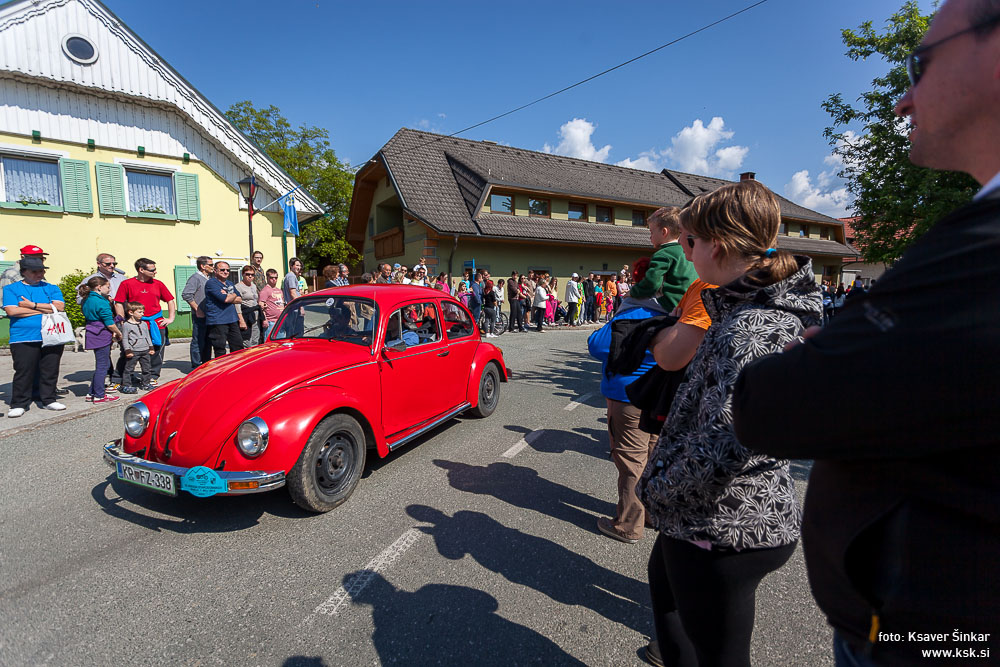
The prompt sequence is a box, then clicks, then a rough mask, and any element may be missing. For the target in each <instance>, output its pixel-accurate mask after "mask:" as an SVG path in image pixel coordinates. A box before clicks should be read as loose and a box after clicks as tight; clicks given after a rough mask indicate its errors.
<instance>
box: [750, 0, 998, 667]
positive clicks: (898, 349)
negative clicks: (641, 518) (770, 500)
mask: <svg viewBox="0 0 1000 667" xmlns="http://www.w3.org/2000/svg"><path fill="white" fill-rule="evenodd" d="M907 70H908V74H909V77H910V88H909V90H908V91H907V92H906V94H905V95H904V96H903V97H902V99H900V100H899V102H898V103H897V104H896V113H897V114H898V115H899V116H902V117H909V141H910V160H911V161H912V162H913V163H914V164H917V165H920V166H924V167H929V168H932V169H942V170H950V171H962V172H965V173H967V174H970V175H971V176H973V177H974V178H975V179H976V180H977V181H978V182H979V183H980V184H982V186H983V187H982V189H981V190H980V191H979V193H978V194H977V195H976V196H975V198H974V200H973V201H972V202H971V203H970V204H968V205H966V206H963V207H962V208H959V209H958V210H956V211H953V212H952V213H951V214H949V215H947V216H946V217H945V218H943V219H942V220H939V221H938V222H936V223H935V225H934V226H933V227H932V228H931V229H930V230H929V231H928V232H927V233H925V234H924V235H923V237H921V238H920V239H918V240H917V241H916V243H914V244H913V245H912V246H911V247H910V248H909V249H908V250H907V251H906V253H905V255H904V256H903V257H902V259H900V260H899V261H898V262H897V263H896V264H895V266H894V267H893V268H892V269H891V270H890V271H889V272H887V273H886V274H885V275H884V276H883V278H881V279H880V280H879V281H878V284H877V285H875V286H873V287H872V288H871V290H869V292H868V293H867V294H864V295H861V296H859V297H858V298H857V299H856V300H854V301H851V302H849V303H848V305H847V306H846V307H845V308H844V309H843V311H842V312H839V313H838V314H837V317H835V318H834V319H832V320H831V321H830V323H829V324H828V325H827V326H826V327H824V328H823V329H822V330H821V331H818V332H816V331H815V330H814V331H812V332H807V334H808V333H813V334H814V335H813V336H811V337H809V340H807V341H806V342H805V343H804V344H802V345H798V346H796V347H794V348H792V349H790V350H788V351H787V352H785V353H784V354H781V355H777V356H772V357H768V358H764V359H761V360H759V361H758V362H755V363H754V364H752V365H750V366H748V367H747V368H746V369H745V370H744V371H743V373H742V375H741V377H740V379H739V382H738V383H737V385H736V392H735V395H734V397H733V416H734V423H735V428H736V434H737V436H738V437H739V440H740V442H741V443H742V444H743V445H745V446H747V447H749V448H751V449H755V450H758V451H761V452H765V453H767V454H770V455H772V456H776V457H778V458H794V459H813V460H815V463H814V464H813V467H812V473H811V475H810V478H809V492H808V495H807V498H806V504H805V513H804V517H803V525H802V539H803V546H804V549H805V557H806V566H807V568H808V571H809V579H810V585H811V588H812V591H813V594H814V595H815V597H816V600H817V602H818V604H819V606H820V608H821V609H822V610H823V611H824V612H825V613H826V615H827V617H828V619H829V622H830V624H831V625H832V626H833V628H834V631H835V635H834V654H835V657H836V662H837V664H838V665H872V664H878V665H904V664H905V665H910V664H923V663H922V662H921V660H922V659H923V658H925V657H927V656H926V655H924V654H922V651H923V650H926V649H950V650H953V651H954V650H955V649H961V650H963V651H976V653H975V654H972V653H963V654H957V653H953V654H952V657H953V658H956V657H957V658H963V657H964V658H968V659H967V660H964V661H963V660H960V661H959V662H962V663H963V664H975V663H976V662H984V663H985V662H988V661H989V660H977V659H976V658H980V659H981V658H983V657H986V658H989V657H994V659H995V655H996V653H997V650H998V648H1000V647H998V646H997V644H996V641H997V640H996V631H997V623H998V619H1000V577H998V576H997V554H1000V514H998V507H1000V491H998V488H1000V487H998V485H997V471H998V470H1000V411H998V410H997V409H996V406H997V404H998V403H1000V384H998V383H997V378H998V377H1000V354H998V350H1000V292H998V291H997V285H998V284H1000V261H998V257H1000V0H948V1H947V2H946V3H945V4H944V5H943V6H942V7H941V8H940V10H939V11H938V12H937V15H936V16H935V17H934V20H933V22H932V23H931V26H930V29H929V30H928V31H927V34H926V35H925V36H924V39H923V41H922V43H921V46H920V47H918V48H917V49H916V50H915V51H914V52H913V54H911V55H910V56H909V57H908V58H907ZM927 196H933V193H928V195H927ZM859 378H866V379H867V380H868V381H869V382H870V383H872V384H871V386H872V387H877V388H878V389H877V391H876V392H875V393H874V394H873V400H870V401H861V402H856V403H855V404H854V405H852V406H851V409H850V410H845V411H841V412H839V413H838V414H837V417H836V419H833V420H823V421H822V423H820V422H818V421H817V418H816V415H820V414H823V409H824V407H825V404H824V398H823V397H825V396H839V395H845V394H847V393H848V392H852V391H856V387H857V382H858V380H859ZM816 381H819V382H821V384H822V386H823V391H822V392H820V394H817V395H815V396H807V395H806V394H802V393H801V392H800V393H798V394H796V401H798V403H797V405H796V409H795V410H782V411H781V414H780V415H778V414H776V413H775V405H776V404H775V402H774V400H775V398H774V394H773V389H774V388H775V387H780V386H785V387H807V386H809V385H810V383H815V382H816ZM807 393H808V392H807ZM803 401H804V402H805V403H803ZM897 633H899V634H897ZM914 633H930V634H929V635H925V638H924V639H923V640H921V639H920V638H914V637H913V636H912V635H913V634H914ZM987 633H992V634H990V635H987ZM990 649H992V651H993V653H992V656H991V655H990V654H989V651H990Z"/></svg>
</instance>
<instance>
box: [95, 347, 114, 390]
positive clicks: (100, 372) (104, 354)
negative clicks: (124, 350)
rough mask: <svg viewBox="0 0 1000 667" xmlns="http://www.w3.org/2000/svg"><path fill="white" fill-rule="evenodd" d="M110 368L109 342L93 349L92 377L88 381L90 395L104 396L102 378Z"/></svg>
mask: <svg viewBox="0 0 1000 667" xmlns="http://www.w3.org/2000/svg"><path fill="white" fill-rule="evenodd" d="M110 368H111V344H110V343H109V344H107V345H105V346H104V347H98V348H96V349H95V350H94V379H93V380H91V381H90V395H91V396H93V397H94V398H104V378H105V377H106V376H107V374H108V369H110Z"/></svg>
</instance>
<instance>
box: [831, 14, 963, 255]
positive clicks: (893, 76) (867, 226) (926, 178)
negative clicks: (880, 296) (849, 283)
mask: <svg viewBox="0 0 1000 667" xmlns="http://www.w3.org/2000/svg"><path fill="white" fill-rule="evenodd" d="M930 19H931V15H923V14H921V13H920V8H919V7H918V6H917V3H916V2H915V1H914V0H910V1H909V2H906V3H905V4H904V5H903V6H902V7H901V8H900V10H899V11H898V12H896V13H895V14H893V15H892V16H890V17H889V19H888V20H887V21H886V27H885V30H884V31H883V32H878V31H877V30H876V29H875V27H874V26H873V25H872V22H871V21H866V22H865V23H862V24H861V25H860V26H859V27H858V29H857V30H850V29H845V30H843V31H842V32H841V35H842V38H843V41H844V44H845V45H846V46H847V53H846V55H847V57H849V58H850V59H851V60H854V61H859V60H867V59H868V58H871V57H873V56H880V57H881V58H882V59H883V60H885V61H886V62H887V63H888V64H889V65H890V66H891V68H890V69H889V71H888V72H887V73H886V74H885V75H883V76H879V77H876V78H875V79H874V80H873V81H872V89H871V90H870V91H868V92H866V93H864V94H863V95H861V96H860V97H859V98H858V102H860V105H859V106H854V105H852V104H849V103H847V102H845V101H844V98H843V96H842V95H841V94H840V93H836V94H833V95H831V96H830V97H828V98H827V99H826V101H825V102H823V108H824V109H825V110H826V111H827V112H828V113H829V114H830V115H831V116H832V117H833V126H832V127H828V128H826V130H825V131H824V133H823V134H824V136H825V137H827V139H829V140H830V144H831V145H832V146H833V147H834V153H835V154H836V155H838V156H839V157H840V158H841V159H842V160H843V164H844V168H843V169H842V170H841V172H840V176H841V178H844V179H845V180H846V182H847V188H848V190H849V191H850V192H851V194H852V195H854V206H853V212H854V215H857V216H860V217H861V219H860V220H859V221H858V222H857V223H854V224H853V226H854V229H855V231H856V232H857V239H856V242H855V245H857V246H858V249H859V250H860V251H861V253H862V255H863V256H864V258H865V260H867V261H869V262H892V261H893V260H895V259H897V258H898V257H899V256H900V255H901V254H902V253H903V251H904V250H905V249H906V248H907V246H909V245H910V244H911V243H912V242H913V241H914V240H916V239H917V238H918V237H919V236H920V235H921V234H923V233H924V232H925V231H927V229H928V228H929V227H930V226H931V225H933V224H934V222H935V221H936V220H938V219H940V218H941V217H943V216H944V215H945V214H946V213H947V212H948V211H951V210H952V209H954V208H956V207H958V206H959V205H961V204H964V203H965V202H967V201H968V200H970V199H971V198H972V195H973V194H974V193H975V192H976V190H977V188H978V186H977V184H976V182H975V180H973V179H972V178H971V177H969V176H967V175H965V174H960V173H955V172H942V171H935V170H932V169H925V168H923V167H918V166H916V165H914V164H912V163H911V162H910V160H909V152H910V146H909V140H908V138H907V134H908V126H909V124H908V122H907V121H904V120H903V119H900V118H897V117H896V115H895V114H894V113H893V107H894V106H895V104H896V102H897V101H898V100H899V98H901V97H902V96H903V94H904V93H905V92H906V89H907V87H908V86H909V80H908V79H907V76H906V67H905V65H904V59H905V57H906V55H907V54H908V53H910V52H911V51H913V49H914V48H916V46H917V45H918V44H919V43H920V40H921V39H923V36H924V33H925V32H927V28H928V26H929V24H930ZM859 126H860V127H861V128H862V130H861V132H860V133H855V132H854V131H852V130H851V129H850V128H852V127H859Z"/></svg>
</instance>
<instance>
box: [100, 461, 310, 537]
mask: <svg viewBox="0 0 1000 667" xmlns="http://www.w3.org/2000/svg"><path fill="white" fill-rule="evenodd" d="M109 490H110V491H111V492H112V493H113V494H116V495H109V493H108V491H109ZM90 495H91V496H92V497H93V498H94V501H95V502H96V503H97V504H98V506H99V507H100V508H101V510H102V511H103V512H104V513H105V514H108V515H110V516H113V517H114V518H116V519H121V520H123V521H128V522H129V523H133V524H135V525H137V526H141V527H143V528H148V529H149V530H154V531H157V532H161V531H169V532H174V533H229V532H234V531H238V530H244V529H246V528H250V527H252V526H255V525H257V523H259V521H260V517H262V516H263V515H264V514H271V515H274V516H280V517H284V518H287V519H306V518H308V517H318V516H322V515H321V514H314V513H312V512H307V511H305V510H303V509H301V508H300V507H299V506H298V505H296V504H295V503H293V502H292V500H291V498H289V497H288V494H287V493H284V492H283V491H277V492H274V493H254V494H249V495H245V496H213V497H210V498H197V497H195V496H192V495H191V494H189V493H186V492H183V491H182V492H180V493H178V495H177V497H176V498H175V497H171V496H165V495H162V494H159V493H155V492H153V491H146V490H144V489H141V488H139V487H137V486H133V485H132V484H128V483H126V482H122V481H120V480H119V479H118V478H117V477H116V476H115V474H114V473H112V474H110V475H108V478H107V480H106V481H103V482H100V483H98V484H97V485H96V486H95V487H94V488H93V489H92V490H91V493H90ZM127 503H128V504H131V505H135V506H137V507H138V508H141V509H133V508H132V507H129V506H127Z"/></svg>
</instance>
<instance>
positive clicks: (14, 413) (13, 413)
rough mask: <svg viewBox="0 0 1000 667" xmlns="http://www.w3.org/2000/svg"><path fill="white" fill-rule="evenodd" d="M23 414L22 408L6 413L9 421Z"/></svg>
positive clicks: (12, 409)
mask: <svg viewBox="0 0 1000 667" xmlns="http://www.w3.org/2000/svg"><path fill="white" fill-rule="evenodd" d="M23 414H24V408H11V409H10V410H8V411H7V416H8V417H10V418H11V419H15V418H17V417H20V416H21V415H23Z"/></svg>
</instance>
